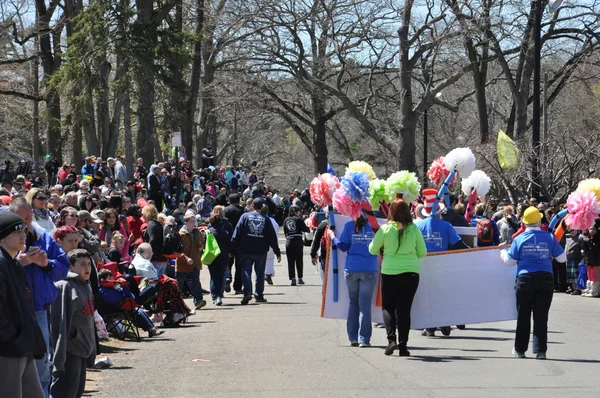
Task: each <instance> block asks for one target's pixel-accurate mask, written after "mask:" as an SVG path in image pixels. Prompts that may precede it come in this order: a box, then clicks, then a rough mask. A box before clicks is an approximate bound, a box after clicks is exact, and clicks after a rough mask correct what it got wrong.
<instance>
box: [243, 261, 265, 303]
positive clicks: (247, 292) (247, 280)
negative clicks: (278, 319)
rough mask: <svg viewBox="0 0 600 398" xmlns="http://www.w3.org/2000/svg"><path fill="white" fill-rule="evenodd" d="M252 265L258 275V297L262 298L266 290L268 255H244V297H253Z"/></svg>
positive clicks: (256, 294) (256, 293)
mask: <svg viewBox="0 0 600 398" xmlns="http://www.w3.org/2000/svg"><path fill="white" fill-rule="evenodd" d="M252 265H254V272H255V273H256V288H255V290H256V292H255V293H254V295H255V296H256V297H262V296H263V292H264V290H265V267H266V265H267V254H266V253H265V254H242V282H243V285H244V296H251V295H252Z"/></svg>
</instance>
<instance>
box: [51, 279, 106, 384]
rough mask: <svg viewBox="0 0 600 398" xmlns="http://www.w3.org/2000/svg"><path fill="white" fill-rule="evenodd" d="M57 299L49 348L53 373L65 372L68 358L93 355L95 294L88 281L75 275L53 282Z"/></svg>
mask: <svg viewBox="0 0 600 398" xmlns="http://www.w3.org/2000/svg"><path fill="white" fill-rule="evenodd" d="M55 285H56V288H57V289H58V297H56V300H55V301H54V303H53V304H52V309H51V314H52V348H53V352H54V356H53V358H54V361H53V363H54V369H53V370H54V371H55V372H61V371H64V370H65V361H66V359H67V355H75V356H77V357H80V358H89V357H91V356H93V355H96V335H95V334H96V329H95V326H94V295H93V294H92V289H91V287H90V285H89V283H88V282H87V281H84V280H83V279H81V278H80V277H79V275H77V274H76V273H73V272H69V273H68V274H67V278H66V279H65V280H62V281H60V282H56V283H55Z"/></svg>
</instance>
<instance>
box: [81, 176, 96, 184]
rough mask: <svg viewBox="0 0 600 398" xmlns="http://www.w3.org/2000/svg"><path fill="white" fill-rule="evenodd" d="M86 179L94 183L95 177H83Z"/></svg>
mask: <svg viewBox="0 0 600 398" xmlns="http://www.w3.org/2000/svg"><path fill="white" fill-rule="evenodd" d="M83 178H84V179H85V180H88V182H90V183H92V182H93V181H94V177H92V176H85V177H83Z"/></svg>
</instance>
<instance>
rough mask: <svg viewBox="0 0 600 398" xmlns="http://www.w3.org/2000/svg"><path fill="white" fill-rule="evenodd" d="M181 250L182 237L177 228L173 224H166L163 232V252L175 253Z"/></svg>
mask: <svg viewBox="0 0 600 398" xmlns="http://www.w3.org/2000/svg"><path fill="white" fill-rule="evenodd" d="M180 252H181V237H180V236H179V232H177V228H175V226H173V225H165V228H164V233H163V248H162V254H174V253H180Z"/></svg>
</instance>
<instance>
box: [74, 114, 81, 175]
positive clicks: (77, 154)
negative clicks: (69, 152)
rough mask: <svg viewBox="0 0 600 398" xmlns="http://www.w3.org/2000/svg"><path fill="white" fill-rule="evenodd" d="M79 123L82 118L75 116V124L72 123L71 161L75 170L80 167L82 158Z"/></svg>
mask: <svg viewBox="0 0 600 398" xmlns="http://www.w3.org/2000/svg"><path fill="white" fill-rule="evenodd" d="M81 125H82V120H81V119H80V118H76V119H75V124H74V125H73V163H75V168H76V169H77V170H79V169H80V168H81V166H82V160H83V153H82V152H83V151H82V144H83V139H82V138H83V137H82V134H81Z"/></svg>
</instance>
